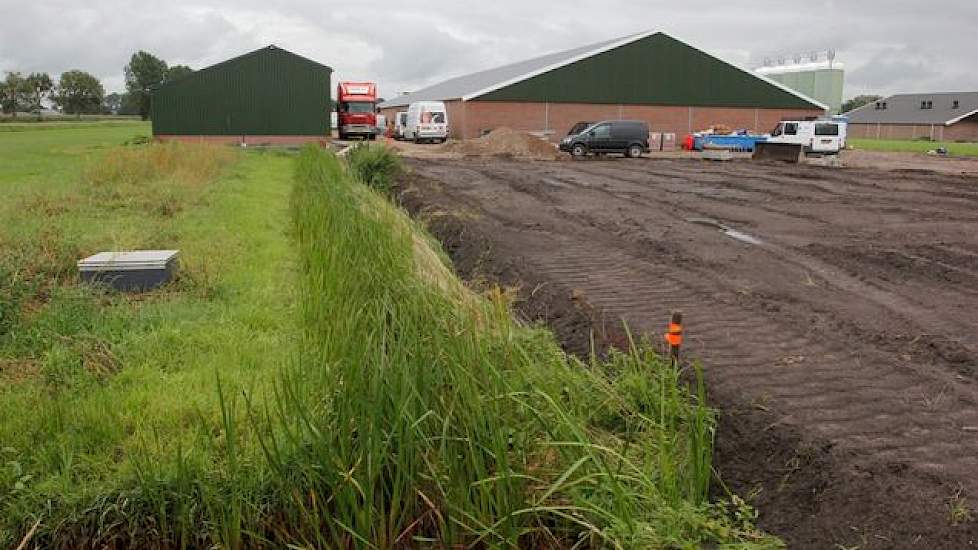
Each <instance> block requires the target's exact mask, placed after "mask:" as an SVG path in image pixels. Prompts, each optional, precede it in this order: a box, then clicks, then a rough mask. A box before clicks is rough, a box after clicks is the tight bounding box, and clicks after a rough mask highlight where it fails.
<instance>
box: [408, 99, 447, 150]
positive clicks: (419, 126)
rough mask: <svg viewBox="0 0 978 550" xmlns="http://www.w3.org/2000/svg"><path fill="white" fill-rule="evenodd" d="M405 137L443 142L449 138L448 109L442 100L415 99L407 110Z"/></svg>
mask: <svg viewBox="0 0 978 550" xmlns="http://www.w3.org/2000/svg"><path fill="white" fill-rule="evenodd" d="M404 139H408V140H412V141H414V142H415V143H421V142H422V141H431V142H435V143H441V142H443V141H445V140H446V139H448V111H447V110H446V109H445V103H444V102H441V101H415V102H414V103H412V104H411V105H410V106H408V110H407V122H406V123H405V124H404Z"/></svg>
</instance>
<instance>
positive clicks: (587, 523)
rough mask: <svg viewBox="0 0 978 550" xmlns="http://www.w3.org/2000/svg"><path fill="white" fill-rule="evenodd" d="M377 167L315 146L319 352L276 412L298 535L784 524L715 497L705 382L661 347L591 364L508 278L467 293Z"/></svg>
mask: <svg viewBox="0 0 978 550" xmlns="http://www.w3.org/2000/svg"><path fill="white" fill-rule="evenodd" d="M395 162H396V159H395ZM352 165H353V164H352V163H351V167H352ZM359 181H364V182H367V181H370V180H369V177H364V174H363V173H362V172H358V171H357V170H355V169H351V170H350V171H349V172H348V171H346V170H345V169H344V167H343V165H342V164H341V163H340V162H339V161H338V160H337V159H336V158H335V157H333V156H332V155H331V154H329V153H324V152H321V151H318V150H314V149H306V150H304V151H303V153H302V154H301V156H300V158H299V159H298V165H297V174H296V183H295V189H294V193H293V199H292V215H293V220H294V225H295V227H294V228H295V235H296V240H297V244H298V247H299V258H300V275H299V292H300V298H299V303H300V304H301V306H300V309H301V315H302V327H303V331H304V334H303V336H302V350H303V351H302V354H301V357H300V358H299V360H298V367H297V368H296V369H295V370H294V371H293V372H292V373H291V375H290V377H289V378H288V379H287V380H286V381H285V382H284V383H283V390H282V392H281V395H280V401H279V406H278V407H277V409H276V411H277V412H275V413H269V414H266V415H265V417H264V422H265V424H266V429H265V430H263V432H265V433H285V434H289V435H288V437H274V438H272V437H269V438H265V439H263V440H262V448H263V449H264V450H265V453H266V457H267V459H268V461H269V464H270V466H271V470H272V471H273V472H276V475H275V476H274V478H273V479H275V480H276V481H275V483H278V484H279V486H278V488H277V490H276V492H277V493H278V494H279V501H280V502H282V501H287V502H288V503H289V504H288V506H287V507H286V508H287V509H288V511H287V512H284V513H283V516H282V517H281V518H279V520H278V521H277V525H279V526H282V529H283V532H287V533H290V535H289V536H288V539H289V540H292V541H295V540H299V541H303V542H304V543H310V544H313V545H320V544H321V545H326V546H333V547H348V546H360V545H364V546H366V545H371V546H376V547H379V548H391V547H397V546H412V545H419V544H421V545H434V546H450V545H456V544H459V545H476V546H490V547H496V546H510V547H520V548H527V547H606V546H607V547H619V548H654V547H671V546H695V545H698V544H702V543H708V542H714V543H744V544H746V543H761V542H762V541H765V540H766V539H764V537H763V536H762V535H760V534H759V533H757V532H756V531H754V530H753V528H752V527H751V526H749V525H748V526H744V525H738V526H735V525H734V524H733V523H732V522H730V521H729V520H728V518H727V517H726V516H725V515H724V514H722V513H720V512H719V509H718V508H717V507H714V506H713V505H711V504H710V503H709V502H708V500H707V490H708V487H709V483H710V479H711V475H712V469H711V461H710V457H711V456H712V445H713V433H714V429H715V415H714V414H713V412H712V411H711V410H710V409H709V408H708V407H707V406H706V404H705V403H704V392H703V389H702V384H701V383H700V385H699V386H698V388H696V389H695V390H693V391H690V390H689V389H688V388H687V387H686V385H685V384H683V383H682V382H681V381H680V379H679V372H678V370H677V369H676V368H674V367H673V366H671V365H670V364H668V363H667V362H664V361H662V360H661V359H660V358H659V357H658V356H657V355H655V354H654V353H653V352H652V351H651V350H650V348H649V347H648V346H645V345H634V346H633V347H632V349H630V350H626V351H622V352H615V353H613V354H612V355H611V357H610V359H609V360H607V361H598V360H596V359H595V360H594V361H593V362H592V363H590V364H583V363H581V362H579V361H577V360H574V359H572V358H570V357H568V356H567V355H565V354H564V353H563V352H561V350H560V349H559V347H558V346H557V345H556V343H555V341H554V339H553V337H552V335H551V334H550V333H548V332H546V331H542V330H538V329H534V328H531V327H526V326H521V325H519V324H517V323H516V322H514V321H513V317H512V315H511V314H510V311H509V310H508V308H507V304H506V302H505V301H504V300H502V299H501V294H500V293H493V294H491V295H490V296H488V297H482V296H474V295H471V293H470V295H469V296H468V297H467V298H465V299H461V298H460V296H459V294H458V292H457V291H456V289H457V287H454V286H452V285H446V284H444V283H440V282H438V280H437V279H438V278H439V277H441V276H436V277H435V278H434V279H433V278H432V277H431V276H423V274H425V273H427V274H430V273H432V270H431V269H430V268H425V267H424V266H425V265H426V264H428V263H430V261H431V260H430V259H431V257H432V256H431V254H430V253H425V252H424V251H422V250H421V249H423V247H424V246H427V245H426V244H425V243H426V242H427V241H426V240H424V239H418V238H417V234H418V233H419V231H420V229H419V228H418V227H416V226H415V225H414V223H413V222H411V221H410V220H409V219H408V218H407V216H406V215H405V214H404V213H403V212H402V211H400V210H398V209H396V208H394V207H392V206H391V205H390V204H389V203H388V202H387V201H386V200H384V198H383V197H382V196H381V195H379V194H377V193H375V192H374V191H373V190H371V189H370V188H368V187H367V186H364V185H360V184H359ZM419 243H421V244H420V245H419ZM443 273H447V275H445V276H451V275H450V272H449V271H447V270H446V271H445V272H443ZM276 424H278V425H279V428H278V429H275V426H276ZM297 485H298V486H299V487H301V490H300V489H298V488H297ZM293 537H295V538H293ZM283 542H284V541H283Z"/></svg>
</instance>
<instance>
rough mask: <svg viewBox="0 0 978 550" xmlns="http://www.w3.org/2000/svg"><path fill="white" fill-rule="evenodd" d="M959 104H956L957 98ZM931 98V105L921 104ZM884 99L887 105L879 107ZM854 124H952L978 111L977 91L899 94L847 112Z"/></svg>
mask: <svg viewBox="0 0 978 550" xmlns="http://www.w3.org/2000/svg"><path fill="white" fill-rule="evenodd" d="M955 101H957V102H958V107H957V108H955V107H954V102H955ZM923 102H930V103H929V105H930V108H928V109H924V108H921V104H922V103H923ZM884 103H885V108H878V107H877V104H879V105H880V107H882V106H883V104H884ZM845 114H846V116H848V117H849V122H850V123H854V124H877V123H879V124H941V125H944V126H950V125H952V124H954V123H956V122H958V121H960V120H963V119H965V118H968V117H969V116H972V115H975V114H978V92H939V93H931V94H897V95H892V96H890V97H887V98H885V99H881V100H879V101H877V102H873V103H869V104H866V105H863V106H862V107H860V108H858V109H853V110H852V111H849V112H848V113H845Z"/></svg>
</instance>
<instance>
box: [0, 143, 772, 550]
mask: <svg viewBox="0 0 978 550" xmlns="http://www.w3.org/2000/svg"><path fill="white" fill-rule="evenodd" d="M42 134H43V136H42ZM61 134H62V133H60V132H43V133H39V134H37V135H34V136H32V139H31V142H32V143H31V144H29V145H28V144H25V143H24V142H23V141H17V142H11V141H6V140H5V138H3V137H2V136H0V153H5V154H6V153H14V152H17V153H18V155H19V157H18V158H19V160H18V162H16V163H14V164H13V165H11V166H10V167H8V168H6V169H3V168H0V170H3V171H0V185H4V187H5V188H7V189H9V190H10V191H11V196H12V197H14V198H15V200H14V201H12V202H7V203H4V205H5V206H3V207H0V208H2V209H0V219H2V220H3V221H4V222H9V223H10V224H11V225H12V227H13V228H14V230H13V231H12V232H11V233H10V234H9V235H7V234H5V235H4V237H5V238H7V239H8V242H6V243H4V247H3V248H2V249H0V250H3V251H4V253H3V255H2V256H0V262H2V263H0V265H2V266H3V268H4V269H6V270H7V271H8V273H13V274H14V276H12V277H5V278H4V279H2V280H3V281H13V283H4V285H5V286H0V303H2V305H3V307H4V308H5V309H4V310H3V311H4V317H3V319H4V321H3V322H4V324H3V325H0V326H2V327H3V328H2V329H0V366H2V370H0V377H3V378H4V380H3V385H2V386H0V387H2V388H3V389H2V390H0V441H2V442H3V449H2V452H3V453H5V456H4V457H3V459H4V460H3V466H2V468H3V469H2V470H0V543H2V544H9V543H16V541H17V540H19V538H20V537H21V536H22V535H23V534H24V533H25V532H27V531H28V530H29V528H30V527H31V526H32V525H33V524H34V523H35V522H36V521H37V520H40V522H41V523H40V526H39V527H38V529H37V531H36V532H35V535H34V539H33V540H34V542H41V543H43V544H44V545H45V546H51V547H76V546H79V545H88V544H91V545H98V546H101V545H103V544H106V545H112V546H115V545H122V544H124V543H123V541H125V540H127V539H136V540H137V542H136V545H137V546H140V547H152V546H160V547H170V546H177V547H180V546H208V545H214V544H216V545H219V546H221V547H228V548H236V547H241V546H256V545H262V544H266V545H282V544H285V543H286V542H288V543H292V544H295V545H296V547H324V546H332V547H336V546H340V547H347V546H363V547H380V548H385V547H392V546H396V545H401V546H417V545H425V544H449V543H467V544H472V543H476V544H482V545H490V546H498V545H506V546H520V547H526V546H571V545H574V544H577V545H579V546H610V547H628V548H650V547H662V546H668V545H673V546H696V545H698V544H700V543H704V542H708V541H715V542H719V543H721V544H729V545H732V546H738V547H746V546H771V545H776V542H775V541H771V540H770V539H767V538H764V537H763V536H761V535H760V534H758V533H757V532H756V531H755V530H754V529H753V527H752V524H751V517H750V514H751V512H750V510H749V509H748V508H746V507H744V506H742V505H736V506H733V507H732V508H730V509H728V508H727V507H726V506H724V505H721V504H710V503H708V502H707V501H706V491H707V487H708V484H709V480H710V475H711V472H710V455H711V450H712V430H713V426H714V420H713V415H712V412H711V411H710V410H709V409H707V408H706V407H705V406H704V404H703V403H702V396H701V395H695V394H690V393H689V392H688V391H687V390H686V389H684V386H683V385H682V384H680V383H679V381H678V373H677V372H676V371H675V370H674V369H672V368H670V367H669V366H668V365H666V364H663V363H662V362H660V361H659V360H658V358H656V357H655V356H654V355H652V354H650V353H649V352H648V351H646V350H643V349H637V350H633V351H632V352H631V353H628V354H617V355H614V356H613V357H612V359H611V360H610V361H608V362H598V361H594V362H593V363H592V364H589V365H583V364H580V363H578V362H576V361H574V360H572V359H569V358H567V357H566V356H565V355H564V354H562V353H561V352H560V350H559V348H558V347H557V345H556V344H555V342H554V340H553V337H552V336H551V335H550V334H549V333H548V332H546V331H543V330H539V329H534V328H528V327H523V326H520V325H518V324H516V323H514V322H513V321H512V319H511V317H510V315H509V312H508V310H507V308H506V301H505V299H504V296H503V295H502V294H500V293H493V294H491V295H490V296H479V295H475V294H473V293H471V292H470V291H469V290H468V289H466V288H465V287H464V286H463V285H462V284H461V283H460V282H459V281H458V280H457V279H456V278H455V277H454V275H453V274H452V272H451V270H450V269H449V268H448V267H447V264H446V261H445V259H444V258H443V257H442V256H441V255H440V254H439V253H438V252H437V250H436V247H435V246H433V244H432V241H430V240H429V239H428V238H427V237H426V236H425V235H424V234H423V232H422V231H420V230H419V228H417V227H416V226H415V225H414V224H413V222H411V221H410V220H409V219H408V218H407V217H406V216H405V215H404V214H403V213H402V212H401V211H399V210H397V209H395V208H393V207H392V206H391V205H390V204H389V203H388V202H386V201H385V200H384V199H383V198H382V195H381V194H379V193H377V192H374V191H371V190H369V189H368V188H367V187H366V186H364V185H362V184H361V183H359V182H358V181H355V180H354V179H353V177H351V175H350V174H351V173H353V174H358V175H359V176H361V179H365V180H369V181H370V182H371V183H373V184H374V185H376V186H377V187H380V188H386V187H387V185H388V183H389V180H388V179H386V178H385V176H379V177H378V176H377V174H378V172H384V171H385V170H386V169H387V168H390V167H391V166H392V164H391V162H390V161H389V159H387V158H385V156H384V155H383V153H380V154H378V153H376V152H375V151H376V150H362V151H359V152H357V153H355V154H354V155H353V158H354V161H353V163H352V164H353V165H354V168H355V169H354V170H351V171H347V170H346V169H344V167H343V165H342V164H341V163H340V162H339V161H338V160H337V159H336V158H334V157H333V156H332V155H330V154H328V153H324V152H321V151H316V150H312V149H310V150H306V151H304V152H303V154H302V155H301V157H300V158H299V159H298V160H297V161H296V164H297V166H296V170H295V175H296V180H295V184H294V186H295V187H294V190H293V191H292V201H291V204H292V207H291V214H292V221H291V223H290V222H289V218H288V209H287V200H286V198H287V195H288V183H287V180H288V179H289V178H290V176H291V173H292V164H293V161H292V159H289V158H286V157H284V156H278V155H272V154H262V153H248V154H241V153H238V152H232V151H228V150H225V149H214V148H199V147H198V148H188V147H186V146H183V147H179V146H158V145H154V146H139V147H131V148H125V149H122V150H120V149H110V150H108V151H107V152H106V153H105V154H103V153H101V152H97V151H95V152H93V151H89V148H90V147H93V146H96V145H94V144H92V143H89V144H87V145H81V146H71V145H68V144H67V143H66V142H70V141H72V140H71V139H69V137H68V136H63V135H61ZM98 136H100V137H101V140H102V141H103V142H104V143H106V144H109V143H112V142H119V141H121V140H122V137H123V136H122V134H121V133H119V132H118V130H117V129H112V130H105V129H102V130H99V132H98ZM8 137H9V136H8ZM75 137H78V136H77V135H76V136H75ZM88 138H89V139H90V140H93V139H95V138H96V136H95V132H92V133H91V134H88ZM18 147H19V148H20V150H17V149H18ZM175 147H179V149H174V148H175ZM15 150H17V151H15ZM172 153H177V154H172ZM89 154H94V159H95V160H94V161H91V163H90V164H85V161H84V160H83V156H85V155H89ZM165 159H169V160H165ZM83 165H84V166H87V168H83V169H81V171H82V173H83V175H82V176H80V177H79V176H78V175H77V173H76V172H77V171H78V170H79V169H80V168H81V167H82V166H83ZM384 167H387V168H384ZM10 205H12V206H10ZM287 232H288V233H291V234H292V235H293V236H294V239H295V244H296V245H297V246H295V248H293V247H292V246H291V243H290V242H289V239H288V238H287V236H286V233H287ZM150 246H153V247H156V246H167V247H169V246H176V247H178V248H181V249H182V250H183V253H184V258H185V264H186V265H185V267H184V273H185V275H184V276H182V277H181V280H179V281H177V282H176V283H175V284H173V285H171V286H170V287H169V288H167V289H165V290H161V291H158V292H154V293H151V294H150V295H148V296H143V297H140V298H125V297H120V296H117V295H114V294H111V293H106V292H103V291H101V290H99V289H95V288H91V287H87V286H84V285H79V284H77V281H76V279H75V276H74V275H73V271H72V268H71V265H72V263H73V261H74V260H75V259H76V257H78V256H80V255H82V254H84V253H88V252H92V251H95V250H98V249H101V248H125V247H150ZM8 250H10V251H13V250H16V251H17V252H16V253H14V254H8V253H7V251H8ZM296 267H298V269H297V270H296V269H295V268H296ZM436 541H437V543H436Z"/></svg>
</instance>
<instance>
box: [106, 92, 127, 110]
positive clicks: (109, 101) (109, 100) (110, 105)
mask: <svg viewBox="0 0 978 550" xmlns="http://www.w3.org/2000/svg"><path fill="white" fill-rule="evenodd" d="M123 99H124V98H123V94H120V93H118V92H112V93H111V94H108V95H106V96H105V99H103V100H102V110H103V111H105V113H106V114H110V115H117V114H119V110H120V109H122V101H123Z"/></svg>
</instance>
